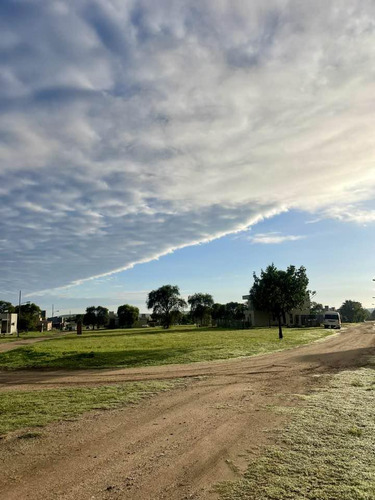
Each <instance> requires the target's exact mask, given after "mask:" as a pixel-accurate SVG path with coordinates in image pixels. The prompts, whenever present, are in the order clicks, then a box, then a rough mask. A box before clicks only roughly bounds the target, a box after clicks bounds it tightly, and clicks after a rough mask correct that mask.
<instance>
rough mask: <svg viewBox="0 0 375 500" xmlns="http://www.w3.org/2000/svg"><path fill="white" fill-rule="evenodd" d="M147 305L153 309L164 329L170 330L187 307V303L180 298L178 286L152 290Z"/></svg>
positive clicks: (166, 286)
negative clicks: (179, 314)
mask: <svg viewBox="0 0 375 500" xmlns="http://www.w3.org/2000/svg"><path fill="white" fill-rule="evenodd" d="M146 305H147V308H148V309H152V310H153V311H152V312H153V316H154V317H157V318H159V319H160V322H161V324H162V326H163V327H164V328H169V327H170V326H171V324H173V321H175V320H176V318H177V317H178V314H177V313H180V312H181V311H182V310H183V309H184V308H185V307H186V305H187V304H186V302H185V300H184V299H182V298H181V297H180V290H179V288H178V286H176V285H164V286H161V287H160V288H158V289H157V290H152V291H151V292H150V293H149V294H148V297H147V300H146Z"/></svg>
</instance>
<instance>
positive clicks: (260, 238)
mask: <svg viewBox="0 0 375 500" xmlns="http://www.w3.org/2000/svg"><path fill="white" fill-rule="evenodd" d="M304 238H305V236H302V235H301V236H296V235H292V234H290V235H286V234H285V235H284V234H281V233H279V232H277V231H273V232H270V233H258V234H255V235H254V236H252V237H251V238H249V239H250V241H251V242H252V243H261V244H264V245H274V244H279V243H284V242H285V241H297V240H302V239H304Z"/></svg>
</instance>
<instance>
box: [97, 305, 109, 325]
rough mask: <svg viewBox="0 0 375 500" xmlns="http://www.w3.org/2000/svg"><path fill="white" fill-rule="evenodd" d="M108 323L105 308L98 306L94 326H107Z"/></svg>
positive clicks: (107, 314) (107, 312) (107, 313)
mask: <svg viewBox="0 0 375 500" xmlns="http://www.w3.org/2000/svg"><path fill="white" fill-rule="evenodd" d="M108 323H109V311H108V309H107V308H106V307H102V306H98V307H97V308H96V326H97V328H99V327H101V326H107V325H108Z"/></svg>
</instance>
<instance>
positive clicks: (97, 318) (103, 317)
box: [83, 306, 109, 328]
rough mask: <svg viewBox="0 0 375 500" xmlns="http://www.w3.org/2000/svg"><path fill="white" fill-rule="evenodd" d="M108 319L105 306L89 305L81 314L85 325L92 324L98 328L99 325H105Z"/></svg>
mask: <svg viewBox="0 0 375 500" xmlns="http://www.w3.org/2000/svg"><path fill="white" fill-rule="evenodd" d="M108 321H109V313H108V309H107V308H106V307H102V306H98V307H95V306H90V307H87V308H86V314H85V315H84V316H83V324H84V325H86V326H92V327H93V328H95V326H96V327H97V328H99V327H100V326H106V325H107V324H108Z"/></svg>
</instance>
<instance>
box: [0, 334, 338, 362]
mask: <svg viewBox="0 0 375 500" xmlns="http://www.w3.org/2000/svg"><path fill="white" fill-rule="evenodd" d="M332 333H334V331H333V330H325V329H324V328H301V329H299V328H293V329H285V331H284V335H285V337H284V339H283V340H282V341H280V340H279V339H278V334H277V329H276V328H255V329H251V330H228V329H218V328H196V327H176V328H171V329H170V330H163V329H150V330H147V331H145V329H133V330H122V331H121V330H116V331H113V330H112V331H97V332H91V331H90V332H85V333H84V334H83V335H82V336H77V335H76V334H72V335H67V336H64V337H62V338H59V339H53V340H48V341H46V342H40V343H38V344H35V345H30V346H25V347H21V348H19V349H16V350H13V351H9V352H6V353H3V354H0V367H1V368H3V369H23V368H44V369H45V368H71V369H77V368H109V367H125V368H126V367H128V368H130V367H139V366H153V365H166V364H175V363H191V362H196V361H211V360H216V359H227V358H235V357H240V356H253V355H255V354H262V353H267V352H274V351H277V350H281V349H288V348H291V347H295V346H298V345H301V344H307V343H309V342H312V341H314V340H317V339H321V338H324V337H326V336H328V335H331V334H332Z"/></svg>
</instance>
